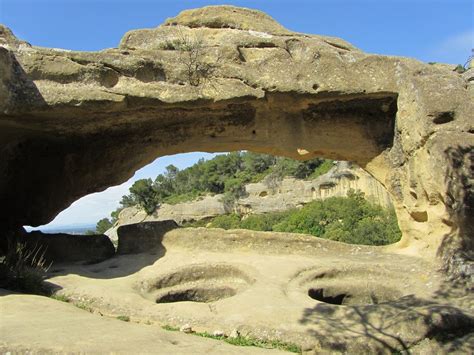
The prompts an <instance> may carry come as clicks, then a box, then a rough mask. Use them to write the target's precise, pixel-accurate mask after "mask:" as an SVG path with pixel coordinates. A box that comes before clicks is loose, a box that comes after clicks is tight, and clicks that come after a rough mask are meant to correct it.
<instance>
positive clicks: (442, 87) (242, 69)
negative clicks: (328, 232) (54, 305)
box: [0, 7, 474, 277]
mask: <svg viewBox="0 0 474 355" xmlns="http://www.w3.org/2000/svg"><path fill="white" fill-rule="evenodd" d="M0 43H1V46H0V73H1V80H0V152H1V153H0V154H1V160H0V201H1V204H2V205H3V206H8V208H9V213H8V214H2V215H1V220H0V225H2V229H5V230H7V231H15V230H16V229H17V228H19V227H20V226H22V225H40V224H44V223H47V222H49V221H51V220H52V219H53V217H54V216H55V215H56V214H58V213H59V212H60V211H61V210H63V209H64V208H66V207H67V206H69V205H70V204H71V203H72V202H73V201H74V200H76V199H77V198H79V197H81V196H84V195H86V194H88V193H92V192H96V191H101V190H103V189H105V188H107V187H109V186H111V185H115V184H119V183H121V182H123V181H125V180H127V179H128V178H129V177H131V176H132V174H133V173H134V171H135V170H137V169H138V168H140V167H142V166H144V165H145V164H147V163H149V162H151V161H152V160H154V159H155V158H156V157H158V156H162V155H166V154H174V153H180V152H188V151H212V152H218V151H231V150H237V149H239V150H241V149H246V150H253V151H256V152H262V153H269V154H278V155H284V156H288V157H293V158H299V159H307V158H312V157H315V156H323V157H327V158H332V159H336V160H350V161H355V162H357V163H358V164H359V165H360V166H362V167H363V168H364V169H365V170H367V171H368V172H369V173H370V174H371V175H373V176H374V177H375V178H377V179H378V180H379V181H380V182H381V183H382V184H383V185H384V186H385V187H386V188H387V190H388V192H389V193H390V194H391V196H392V199H393V202H394V206H395V208H396V210H397V216H398V219H399V223H400V228H401V230H402V232H403V238H402V241H401V242H400V243H398V245H397V246H396V248H397V249H398V250H399V251H400V252H405V253H412V254H419V255H421V256H425V257H428V258H435V257H436V256H438V257H443V258H444V259H445V265H447V266H448V267H449V268H450V269H451V271H452V272H453V274H457V275H464V276H468V277H469V273H470V271H469V270H472V268H469V263H468V262H467V260H469V258H472V251H473V243H474V242H473V238H472V235H474V226H473V225H474V221H473V218H472V215H473V194H474V191H473V188H472V181H473V170H472V162H473V146H474V136H473V132H474V127H473V116H472V112H474V100H473V92H474V91H473V86H472V81H468V78H469V75H461V74H458V73H457V72H455V71H452V70H451V68H450V67H449V66H431V65H428V64H424V63H421V62H418V61H416V60H413V59H408V58H400V57H387V56H379V55H372V54H366V53H364V52H362V51H360V50H358V49H357V48H355V47H354V46H352V45H350V44H349V43H347V42H345V41H343V40H340V39H337V38H331V37H324V36H317V35H307V34H301V33H296V32H292V31H289V30H287V29H284V28H283V27H282V26H281V25H279V24H278V23H276V22H275V21H274V20H272V19H271V18H270V17H268V16H266V15H264V14H262V13H260V12H258V11H254V10H248V9H241V8H235V7H209V8H204V9H198V10H190V11H186V12H183V13H182V14H180V15H178V16H177V17H175V18H173V19H170V20H168V21H167V22H166V23H165V24H164V25H162V26H159V27H157V28H153V29H144V30H136V31H131V32H128V33H127V34H126V35H125V36H124V37H123V39H122V40H121V42H120V45H119V47H118V48H112V49H105V50H103V51H99V52H75V51H67V50H57V49H48V48H41V47H34V46H30V45H28V44H27V43H25V42H22V41H20V40H18V39H16V38H15V37H14V36H13V35H12V33H11V32H10V31H9V30H8V29H6V28H4V27H2V28H1V30H0ZM461 251H462V252H461ZM453 256H454V257H453Z"/></svg>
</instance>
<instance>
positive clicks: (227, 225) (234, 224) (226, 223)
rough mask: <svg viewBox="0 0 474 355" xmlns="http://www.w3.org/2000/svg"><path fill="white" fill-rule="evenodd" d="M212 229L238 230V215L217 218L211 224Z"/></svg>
mask: <svg viewBox="0 0 474 355" xmlns="http://www.w3.org/2000/svg"><path fill="white" fill-rule="evenodd" d="M211 226H212V227H213V228H223V229H236V228H240V218H239V216H238V215H236V214H234V213H232V214H226V215H222V216H217V217H216V218H214V219H213V220H212V222H211Z"/></svg>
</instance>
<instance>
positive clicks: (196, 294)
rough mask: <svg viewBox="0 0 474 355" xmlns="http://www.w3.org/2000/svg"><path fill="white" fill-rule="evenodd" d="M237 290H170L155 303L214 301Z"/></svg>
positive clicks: (229, 295)
mask: <svg viewBox="0 0 474 355" xmlns="http://www.w3.org/2000/svg"><path fill="white" fill-rule="evenodd" d="M236 294H237V290H236V289H234V288H232V287H209V288H190V289H186V290H181V291H170V292H169V293H166V294H163V295H162V296H159V297H158V298H157V299H156V303H172V302H183V301H191V302H204V303H208V302H214V301H218V300H220V299H222V298H227V297H232V296H235V295H236Z"/></svg>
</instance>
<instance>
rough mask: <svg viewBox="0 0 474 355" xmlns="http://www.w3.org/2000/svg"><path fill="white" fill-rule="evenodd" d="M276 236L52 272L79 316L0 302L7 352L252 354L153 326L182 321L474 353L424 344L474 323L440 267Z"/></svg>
mask: <svg viewBox="0 0 474 355" xmlns="http://www.w3.org/2000/svg"><path fill="white" fill-rule="evenodd" d="M280 237H281V236H271V235H268V234H262V233H255V232H242V231H239V232H232V231H230V232H224V231H219V232H215V231H209V230H204V229H199V230H193V229H188V230H185V231H183V230H181V231H173V232H172V233H168V234H167V237H166V238H165V239H164V240H163V241H162V245H160V248H158V249H157V250H150V251H149V252H147V253H141V254H133V255H118V256H115V257H113V258H111V259H109V260H106V261H104V262H102V263H99V264H94V265H80V264H73V265H55V266H54V267H53V268H52V269H51V270H50V277H49V279H48V282H50V283H51V284H53V285H55V287H56V289H57V294H58V295H62V296H63V297H66V298H68V299H69V300H70V301H71V302H72V303H74V304H76V305H77V306H79V307H81V308H82V309H78V308H75V307H74V306H72V305H71V304H67V303H64V302H59V301H55V300H51V299H46V298H42V297H37V296H25V295H9V296H4V297H1V307H2V308H1V312H2V328H1V329H2V330H1V331H2V341H3V347H4V349H10V348H13V349H47V350H48V351H49V350H51V351H65V350H68V351H69V350H70V349H71V350H70V351H76V350H77V351H82V352H99V353H102V352H103V351H104V352H128V351H129V350H131V349H139V350H135V351H134V352H137V351H138V352H143V353H149V352H152V353H212V352H216V353H232V351H233V352H238V353H244V352H245V351H250V352H252V353H258V352H259V351H260V349H258V348H244V347H234V346H231V345H228V344H225V343H222V342H218V341H215V340H209V339H202V338H199V337H195V336H190V335H184V334H179V333H173V332H165V331H163V330H161V326H163V325H169V326H173V327H180V326H182V325H184V324H189V325H191V326H192V328H193V329H194V330H196V331H199V332H201V331H207V332H210V333H213V332H214V331H216V330H219V331H222V332H224V333H225V334H227V335H228V334H230V333H231V332H232V331H233V330H238V331H239V332H240V333H241V334H242V335H248V336H252V337H257V338H263V339H277V340H280V341H283V342H290V343H296V344H298V345H299V346H301V347H302V349H303V350H305V351H311V352H318V351H323V352H324V351H336V352H342V353H367V352H378V353H393V352H395V351H413V350H414V349H415V350H416V349H418V350H419V352H420V353H422V352H423V351H428V352H431V353H432V352H438V353H443V352H444V353H448V352H460V353H463V352H465V351H468V352H470V350H471V348H472V349H474V348H473V347H472V337H470V338H468V339H471V340H466V341H463V342H462V344H454V345H453V344H452V343H449V344H448V345H446V344H447V343H446V344H445V343H439V342H436V341H433V340H431V339H428V337H429V338H433V336H434V335H436V334H439V333H445V334H447V333H452V332H454V333H456V332H457V333H460V336H466V334H467V333H469V332H468V331H467V330H466V329H467V328H469V327H472V326H473V325H474V323H473V322H472V316H473V307H472V306H473V302H472V299H473V298H472V296H470V295H469V294H466V293H465V292H464V291H463V290H456V289H453V288H452V287H451V286H450V285H448V284H446V281H445V280H444V278H443V276H442V275H441V274H440V273H438V272H437V271H436V269H437V268H436V265H433V264H430V263H429V262H427V261H425V260H422V259H419V258H415V257H412V256H406V255H400V254H392V253H388V252H385V251H384V250H383V249H381V248H371V247H360V246H348V245H342V244H341V243H334V242H328V241H319V240H317V239H315V238H313V237H309V238H308V237H298V238H294V239H291V238H287V239H285V243H284V244H282V243H281V240H280V239H278V238H280ZM203 238H204V239H203ZM272 238H277V239H278V240H276V239H275V240H273V241H272ZM262 240H263V242H262ZM315 241H317V242H316V243H315ZM267 242H269V243H270V244H266V243H267ZM272 243H273V244H272ZM266 245H267V246H266ZM271 245H274V246H275V247H274V248H272V247H270V246H271ZM278 245H279V247H277V246H278ZM118 316H128V317H130V320H131V322H130V323H126V322H122V321H118V320H116V317H118ZM38 330H40V331H38ZM102 334H103V335H102ZM123 334H127V336H126V337H122V335H123ZM175 343H176V344H175ZM71 344H74V345H71ZM69 346H72V347H71V348H69ZM229 347H230V348H229ZM168 349H169V351H168ZM420 349H421V350H420ZM427 349H428V350H427ZM102 350H103V351H102ZM48 351H47V352H48ZM262 351H263V350H262ZM271 351H273V352H277V350H271Z"/></svg>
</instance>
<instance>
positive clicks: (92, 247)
mask: <svg viewBox="0 0 474 355" xmlns="http://www.w3.org/2000/svg"><path fill="white" fill-rule="evenodd" d="M20 242H21V243H24V244H26V246H27V247H28V248H30V249H34V250H38V248H39V254H40V255H41V254H43V253H44V259H45V260H46V262H48V263H50V262H53V263H55V264H56V263H61V262H63V263H64V262H66V263H68V262H69V263H70V262H77V261H82V262H87V263H96V262H100V261H103V260H106V259H109V258H111V257H112V256H114V254H115V248H114V245H113V244H112V242H111V241H110V239H109V238H107V237H106V236H105V235H70V234H64V233H57V234H45V233H41V232H39V231H34V232H30V233H25V234H24V235H23V236H22V237H21V239H20Z"/></svg>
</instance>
